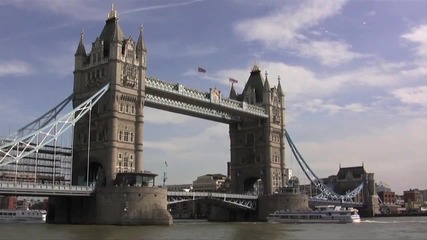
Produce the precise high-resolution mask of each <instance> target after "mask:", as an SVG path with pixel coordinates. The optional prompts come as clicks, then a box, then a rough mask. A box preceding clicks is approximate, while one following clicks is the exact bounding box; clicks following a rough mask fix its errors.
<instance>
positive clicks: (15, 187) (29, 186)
mask: <svg viewBox="0 0 427 240" xmlns="http://www.w3.org/2000/svg"><path fill="white" fill-rule="evenodd" d="M94 190H95V188H94V187H86V186H71V185H47V184H36V183H18V182H17V183H15V182H0V194H3V195H14V196H91V195H93V194H94Z"/></svg>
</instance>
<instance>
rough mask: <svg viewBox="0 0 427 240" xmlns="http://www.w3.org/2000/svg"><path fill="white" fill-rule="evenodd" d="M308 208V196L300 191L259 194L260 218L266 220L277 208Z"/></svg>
mask: <svg viewBox="0 0 427 240" xmlns="http://www.w3.org/2000/svg"><path fill="white" fill-rule="evenodd" d="M286 209H289V210H290V211H291V210H308V209H310V208H309V207H308V196H307V195H305V194H300V193H281V194H273V195H264V196H259V198H258V220H259V221H266V220H267V216H268V214H269V213H272V212H274V211H277V210H286Z"/></svg>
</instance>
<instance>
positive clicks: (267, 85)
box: [264, 70, 270, 92]
mask: <svg viewBox="0 0 427 240" xmlns="http://www.w3.org/2000/svg"><path fill="white" fill-rule="evenodd" d="M269 91H270V83H269V82H268V72H267V70H265V81H264V92H269Z"/></svg>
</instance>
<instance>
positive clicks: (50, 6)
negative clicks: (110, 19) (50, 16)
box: [3, 0, 107, 20]
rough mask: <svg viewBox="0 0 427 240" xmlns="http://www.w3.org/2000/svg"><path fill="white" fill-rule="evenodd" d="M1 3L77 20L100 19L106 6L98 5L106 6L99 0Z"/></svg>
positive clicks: (38, 0) (46, 0) (48, 0)
mask: <svg viewBox="0 0 427 240" xmlns="http://www.w3.org/2000/svg"><path fill="white" fill-rule="evenodd" d="M3 4H5V5H6V4H12V5H14V6H15V7H19V8H28V9H31V10H32V11H42V12H52V13H54V14H58V15H65V16H68V17H71V18H73V19H77V20H102V19H104V18H105V16H106V8H100V6H105V7H107V5H106V4H103V1H100V0H74V1H62V0H31V1H29V0H4V2H3Z"/></svg>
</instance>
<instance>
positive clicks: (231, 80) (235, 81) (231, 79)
mask: <svg viewBox="0 0 427 240" xmlns="http://www.w3.org/2000/svg"><path fill="white" fill-rule="evenodd" d="M228 80H229V81H230V82H231V83H238V82H239V81H237V80H236V79H234V78H228Z"/></svg>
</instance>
